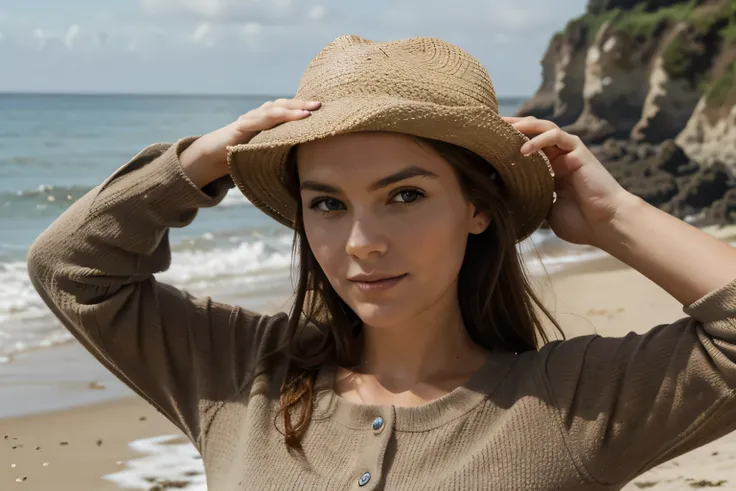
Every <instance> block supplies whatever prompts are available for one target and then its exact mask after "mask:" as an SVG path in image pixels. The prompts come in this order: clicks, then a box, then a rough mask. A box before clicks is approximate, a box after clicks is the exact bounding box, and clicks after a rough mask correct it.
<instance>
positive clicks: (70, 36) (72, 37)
mask: <svg viewBox="0 0 736 491" xmlns="http://www.w3.org/2000/svg"><path fill="white" fill-rule="evenodd" d="M79 31H80V27H79V24H73V25H71V26H69V30H68V31H67V32H66V36H65V37H64V45H65V46H66V47H67V49H73V48H74V41H76V40H77V37H79Z"/></svg>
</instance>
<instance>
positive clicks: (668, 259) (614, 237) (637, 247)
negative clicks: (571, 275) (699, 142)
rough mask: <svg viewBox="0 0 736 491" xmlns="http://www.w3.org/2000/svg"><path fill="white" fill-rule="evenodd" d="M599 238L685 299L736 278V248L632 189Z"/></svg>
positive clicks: (607, 247) (605, 247)
mask: <svg viewBox="0 0 736 491" xmlns="http://www.w3.org/2000/svg"><path fill="white" fill-rule="evenodd" d="M595 242H596V244H595V245H596V246H597V247H599V248H601V249H603V250H604V251H606V252H608V253H609V254H611V255H612V256H614V257H616V258H618V259H619V260H621V261H622V262H624V263H626V264H628V265H629V266H631V267H632V268H634V269H636V270H637V271H639V272H640V273H642V274H643V275H645V276H646V277H647V278H649V279H650V280H652V281H653V282H654V283H656V284H657V285H659V286H660V287H661V288H663V289H664V290H666V291H667V292H668V293H669V294H670V295H672V296H673V297H675V298H676V299H677V300H678V301H680V302H681V303H682V304H683V305H689V304H691V303H693V302H694V301H696V300H698V299H699V298H701V297H703V296H704V295H706V294H707V293H709V292H711V291H713V290H715V289H717V288H720V287H722V286H724V285H726V284H727V283H729V282H730V281H731V280H733V279H734V278H736V249H734V248H733V247H731V246H730V245H728V244H727V243H725V242H723V241H721V240H719V239H717V238H715V237H713V236H711V235H709V234H707V233H705V232H703V231H701V230H698V229H697V228H695V227H693V226H691V225H689V224H687V223H685V222H684V221H682V220H679V219H677V218H675V217H673V216H671V215H669V214H667V213H665V212H663V211H662V210H659V209H658V208H655V207H654V206H651V205H649V204H648V203H646V202H645V201H643V200H641V199H639V198H637V197H635V196H633V195H631V197H630V199H628V200H627V201H626V203H625V204H624V205H623V206H622V209H621V211H620V212H619V213H618V214H617V216H616V218H615V219H614V220H612V221H611V223H610V224H607V225H606V226H604V227H602V228H601V229H600V230H598V231H596V241H595Z"/></svg>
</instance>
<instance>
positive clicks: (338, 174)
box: [297, 132, 487, 327]
mask: <svg viewBox="0 0 736 491" xmlns="http://www.w3.org/2000/svg"><path fill="white" fill-rule="evenodd" d="M297 162H298V171H299V179H300V188H301V191H300V192H301V200H302V208H303V214H304V228H305V231H306V235H307V239H308V241H309V245H310V247H311V249H312V251H313V253H314V255H315V257H316V259H317V261H318V262H319V264H320V266H321V267H322V269H323V271H324V272H325V274H326V276H327V278H328V280H329V281H330V284H331V285H332V287H333V288H334V289H335V290H336V291H337V293H338V294H339V295H340V297H341V298H342V299H343V300H344V301H345V302H346V303H347V304H348V305H349V306H350V307H351V308H352V309H353V311H354V312H355V313H356V314H357V315H358V316H359V317H360V319H361V320H362V321H363V322H364V323H366V324H368V325H370V326H373V327H385V326H393V325H396V324H398V323H400V322H402V321H407V320H410V319H411V318H412V317H414V316H417V315H418V314H420V313H422V312H427V311H428V310H431V311H435V312H436V311H437V309H436V307H440V309H442V308H443V306H456V305H457V277H458V273H459V271H460V266H461V265H462V262H463V257H464V255H465V245H466V242H467V239H468V234H469V233H480V232H482V231H483V230H484V229H485V227H486V226H487V220H486V219H485V217H484V216H483V215H482V214H478V215H477V216H474V215H475V208H474V207H473V205H471V204H470V203H469V202H468V201H467V200H466V199H465V197H464V195H463V193H462V190H461V188H460V184H459V182H458V179H457V177H456V175H455V172H454V170H453V169H452V167H451V166H450V164H448V163H447V162H446V161H445V160H444V159H443V158H442V157H441V156H440V155H438V154H437V153H436V152H435V151H434V150H433V149H431V148H429V147H428V146H425V145H419V144H418V143H417V140H414V139H412V138H411V137H408V136H405V135H401V134H397V133H378V132H371V133H365V132H364V133H352V134H347V135H339V136H335V137H330V138H326V139H322V140H317V141H314V142H309V143H306V144H303V145H299V147H298V148H297ZM433 307H434V308H433Z"/></svg>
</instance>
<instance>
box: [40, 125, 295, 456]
mask: <svg viewBox="0 0 736 491" xmlns="http://www.w3.org/2000/svg"><path fill="white" fill-rule="evenodd" d="M194 140H195V138H185V139H182V140H180V141H178V142H177V143H175V144H174V145H167V144H155V145H151V146H149V147H147V148H146V149H144V150H143V151H141V152H140V153H139V154H138V155H136V156H135V157H134V158H133V159H132V160H131V161H130V162H128V163H127V164H126V165H124V166H123V167H121V168H120V169H118V170H117V171H116V172H115V173H114V174H113V175H112V176H110V177H109V178H108V179H107V180H106V181H105V182H103V183H102V184H100V185H99V186H97V187H96V188H94V189H93V190H91V191H90V192H89V193H87V194H86V195H85V196H83V197H82V198H81V199H79V200H78V201H77V202H76V203H74V204H73V205H72V206H71V207H70V208H69V209H68V210H67V211H66V212H64V214H63V215H62V216H61V217H59V218H58V219H57V220H56V221H55V222H54V223H53V224H52V225H51V226H50V227H49V228H48V229H47V230H45V231H44V232H43V233H42V234H41V235H40V236H39V237H38V238H37V239H36V241H35V242H34V243H33V245H32V246H31V248H30V250H29V253H28V271H29V275H30V277H31V280H32V282H33V285H34V287H35V288H36V290H37V291H38V293H39V294H40V296H41V297H42V298H43V300H44V302H45V303H46V304H47V305H48V307H49V308H50V309H51V310H52V311H53V313H54V314H55V315H56V316H57V317H58V319H59V320H60V321H61V322H62V323H63V324H64V326H65V327H66V328H67V329H69V330H70V331H71V332H72V334H73V335H74V336H75V337H76V338H77V339H78V340H79V341H80V342H81V343H82V345H84V347H85V348H86V349H87V350H88V351H89V352H90V353H92V355H94V356H95V357H96V358H97V359H98V360H99V361H100V362H101V363H102V364H103V365H104V366H105V367H107V368H108V369H109V370H111V371H112V372H113V373H114V374H115V375H116V376H117V377H118V378H120V379H121V380H122V381H123V382H124V383H125V384H127V385H128V386H129V387H130V388H132V389H133V390H134V391H135V392H137V393H138V394H139V395H141V396H143V397H144V398H145V399H146V400H148V401H149V402H150V403H151V404H153V405H154V406H155V407H156V408H157V409H158V410H159V411H160V412H162V413H163V414H164V415H165V416H166V417H167V418H168V419H170V420H171V421H172V422H173V423H174V424H176V425H177V426H178V427H179V428H180V429H181V430H182V431H183V432H184V433H185V434H186V435H187V436H188V437H189V438H190V439H191V440H192V442H193V443H195V445H197V446H198V447H200V446H201V443H202V442H201V432H202V431H203V430H205V429H206V428H205V427H206V419H207V417H208V415H211V414H212V412H213V411H212V410H213V409H216V408H217V407H219V404H218V403H220V402H222V401H224V400H227V399H228V398H232V397H234V396H236V395H238V394H239V393H240V391H242V389H243V384H245V383H246V381H247V377H248V375H249V374H250V373H251V372H252V370H253V369H254V364H255V362H256V361H257V358H258V356H259V353H260V351H261V347H262V344H263V343H264V342H265V341H264V340H265V339H266V338H267V337H268V336H267V335H268V333H269V332H283V329H284V328H285V323H286V315H285V314H279V315H276V316H273V317H268V316H261V315H258V314H255V313H253V312H249V311H246V310H244V309H242V308H239V307H237V306H231V305H225V304H222V303H218V302H215V301H213V300H212V299H210V298H195V297H193V296H191V295H190V294H188V293H186V292H184V291H180V290H178V289H176V288H174V287H172V286H169V285H166V284H163V283H159V282H158V281H157V280H156V278H155V277H154V273H157V272H162V271H165V270H166V269H168V267H169V264H170V260H171V251H170V247H169V239H168V231H169V228H171V227H184V226H186V225H188V224H189V223H191V222H192V220H194V218H195V216H196V214H197V210H198V209H199V208H201V207H210V206H214V205H216V204H217V203H219V202H220V201H221V200H222V199H223V198H224V196H225V194H226V193H227V191H228V189H230V188H231V187H232V180H230V178H229V176H226V177H225V178H222V179H219V180H217V181H215V182H213V183H210V184H209V185H208V186H206V187H205V188H203V189H202V190H200V189H199V188H197V187H196V186H195V185H194V183H192V182H191V181H190V180H189V179H188V177H187V176H186V174H185V173H184V171H183V169H182V168H181V165H180V163H179V158H178V157H179V154H180V153H181V152H182V151H183V150H184V149H185V148H186V147H187V146H188V145H189V144H191V142H192V141H194Z"/></svg>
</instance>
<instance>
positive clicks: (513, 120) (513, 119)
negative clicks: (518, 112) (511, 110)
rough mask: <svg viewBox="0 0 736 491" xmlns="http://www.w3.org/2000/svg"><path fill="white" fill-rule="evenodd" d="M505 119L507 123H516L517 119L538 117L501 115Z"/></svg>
mask: <svg viewBox="0 0 736 491" xmlns="http://www.w3.org/2000/svg"><path fill="white" fill-rule="evenodd" d="M501 117H502V118H503V120H504V121H506V122H507V123H516V122H517V121H521V120H522V119H530V118H533V119H537V118H535V117H534V116H501Z"/></svg>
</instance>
